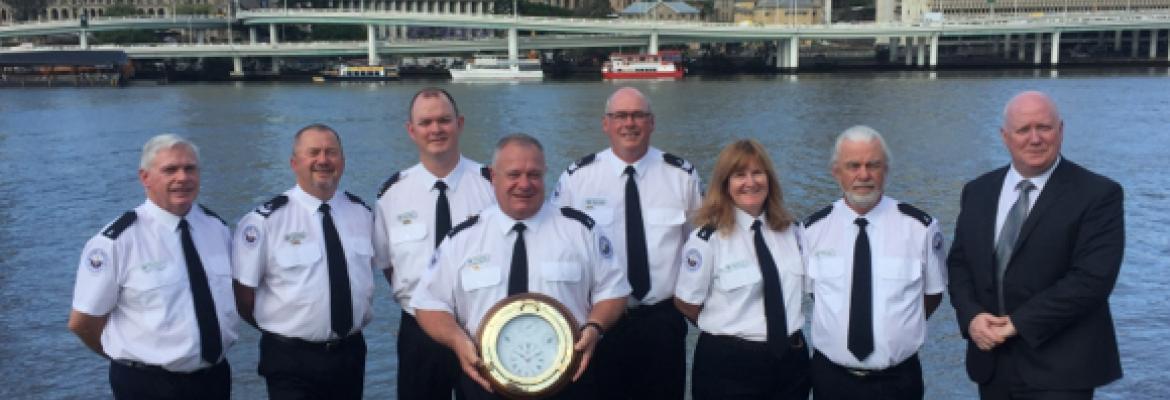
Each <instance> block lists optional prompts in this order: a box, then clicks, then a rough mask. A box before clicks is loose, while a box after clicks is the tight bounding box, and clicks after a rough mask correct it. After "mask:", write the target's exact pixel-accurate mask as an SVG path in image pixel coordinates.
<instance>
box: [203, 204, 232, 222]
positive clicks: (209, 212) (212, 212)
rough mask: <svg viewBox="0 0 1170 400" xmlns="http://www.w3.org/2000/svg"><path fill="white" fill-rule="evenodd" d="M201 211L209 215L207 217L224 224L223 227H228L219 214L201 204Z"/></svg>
mask: <svg viewBox="0 0 1170 400" xmlns="http://www.w3.org/2000/svg"><path fill="white" fill-rule="evenodd" d="M199 209H201V210H203V213H204V214H207V216H209V217H214V218H215V219H218V220H219V223H221V224H223V226H227V221H224V220H223V218H222V217H220V216H219V214H216V213H215V211H211V209H210V208H207V206H205V205H203V204H200V205H199Z"/></svg>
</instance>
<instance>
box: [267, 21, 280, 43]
mask: <svg viewBox="0 0 1170 400" xmlns="http://www.w3.org/2000/svg"><path fill="white" fill-rule="evenodd" d="M276 35H277V32H276V24H268V44H270V45H273V46H276V44H277V43H280V38H278V37H276Z"/></svg>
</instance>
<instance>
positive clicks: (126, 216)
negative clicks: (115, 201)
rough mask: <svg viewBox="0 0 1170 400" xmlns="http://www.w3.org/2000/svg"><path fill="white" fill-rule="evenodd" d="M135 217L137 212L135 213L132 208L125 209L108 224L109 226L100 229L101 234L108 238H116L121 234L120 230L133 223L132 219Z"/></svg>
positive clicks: (136, 217) (135, 218)
mask: <svg viewBox="0 0 1170 400" xmlns="http://www.w3.org/2000/svg"><path fill="white" fill-rule="evenodd" d="M137 219H138V214H136V213H135V212H134V210H130V211H127V212H125V213H123V214H122V216H120V217H118V219H117V220H115V221H114V222H113V223H112V224H110V226H108V227H106V229H105V230H103V231H102V236H105V237H107V238H109V239H110V240H114V239H117V238H118V236H121V235H122V232H123V231H125V230H126V228H129V227H130V225H133V224H134V221H135V220H137Z"/></svg>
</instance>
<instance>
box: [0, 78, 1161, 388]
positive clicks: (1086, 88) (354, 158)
mask: <svg viewBox="0 0 1170 400" xmlns="http://www.w3.org/2000/svg"><path fill="white" fill-rule="evenodd" d="M1167 75H1168V71H1167V70H1166V69H1165V68H1144V69H1127V70H1088V69H1077V70H1063V71H1060V73H1059V74H1054V73H1051V72H1050V71H1048V70H1036V71H1032V70H1022V71H1010V70H1007V71H992V72H978V73H972V72H953V71H941V72H937V73H920V72H891V73H847V74H803V75H801V76H799V77H796V76H780V77H737V78H710V79H709V78H688V79H685V80H682V81H678V82H659V81H651V82H622V83H621V84H623V85H625V84H630V85H634V86H637V87H639V88H641V89H642V90H643V91H645V92H646V93H647V94H648V95H649V97H650V98H651V100H652V101H653V105H654V111H655V113H656V115H657V131H656V133H655V134H654V135H655V137H654V140H655V143H656V145H658V146H659V147H661V148H662V149H664V150H666V151H670V152H673V153H675V154H679V155H681V156H683V157H685V158H687V159H689V160H690V161H692V162H693V163H694V164H695V165H696V167H697V168H698V171H699V172H700V173H701V174H702V176H703V177H704V180H705V179H706V178H707V177H708V176H709V174H710V171H711V167H712V163H713V162H714V158H715V153H716V152H717V151H718V149H719V148H720V147H721V146H722V144H724V143H726V142H728V141H730V140H733V139H735V138H743V137H752V138H756V139H758V140H760V142H762V143H763V144H764V145H765V146H766V147H767V148H768V149H770V151H771V152H772V156H773V159H774V160H775V162H776V163H777V167H778V168H779V170H780V174H781V181H782V182H781V183H782V184H783V185H784V189H785V192H786V195H787V197H788V199H787V200H788V203H789V204H790V206H791V207H792V208H793V209H794V211H796V212H797V213H798V214H801V215H806V214H807V213H809V212H811V211H813V210H816V209H818V208H820V207H822V206H824V205H825V204H828V203H829V202H831V201H833V200H834V199H835V197H836V196H837V193H838V191H837V189H836V186H835V183H834V182H833V180H832V178H831V177H830V176H829V173H828V166H827V163H828V161H827V160H828V157H829V150H830V146H831V145H832V140H833V138H834V136H835V134H836V133H837V132H840V131H841V130H843V129H845V128H847V127H849V126H852V125H856V124H867V125H871V126H873V127H874V128H876V129H878V130H879V131H881V132H883V133H884V134H885V135H886V138H887V140H888V141H889V144H890V147H891V150H892V153H893V163H892V172H891V176H890V177H889V179H888V185H889V187H888V188H887V191H888V192H889V193H890V194H891V195H892V196H894V197H896V198H898V199H901V200H903V201H907V202H911V203H914V204H916V205H918V206H920V207H921V208H923V209H925V210H928V211H929V212H930V213H932V214H933V215H935V216H936V217H937V218H938V219H939V220H940V221H941V223H942V225H943V231H944V232H946V233H947V234H948V235H949V234H950V233H951V232H952V230H953V228H954V227H953V223H954V218H955V215H956V213H957V212H958V210H957V199H958V196H959V190H960V189H961V188H962V184H963V183H964V182H965V181H966V180H968V179H971V178H973V177H975V176H976V175H978V174H980V173H982V172H984V171H987V170H990V169H992V168H995V167H997V166H1000V165H1002V164H1004V163H1006V162H1007V156H1006V152H1005V151H1004V150H1003V148H1002V145H1001V144H1000V140H999V138H998V136H997V135H998V124H999V115H1000V112H1001V110H1002V109H1001V108H1002V106H1003V103H1004V102H1005V101H1006V100H1007V99H1008V98H1009V97H1010V96H1011V95H1012V94H1013V93H1015V92H1017V91H1020V90H1024V89H1040V90H1045V91H1048V92H1050V93H1051V94H1052V95H1053V97H1054V98H1056V100H1057V102H1058V103H1059V104H1060V106H1061V107H1062V111H1063V114H1064V117H1065V120H1066V127H1067V128H1066V135H1065V138H1066V139H1065V145H1064V154H1065V155H1066V156H1067V157H1068V158H1069V159H1070V160H1074V161H1076V162H1078V163H1080V164H1082V165H1085V166H1087V167H1089V168H1091V169H1094V170H1096V171H1098V172H1100V173H1103V174H1105V175H1108V176H1110V177H1112V178H1113V179H1115V180H1117V181H1119V182H1121V184H1122V185H1123V186H1124V187H1125V189H1126V193H1127V204H1126V213H1127V215H1126V219H1127V230H1128V235H1127V237H1128V239H1129V240H1128V243H1127V248H1126V258H1125V266H1124V268H1123V270H1122V274H1121V277H1120V281H1119V282H1118V284H1117V288H1116V290H1115V291H1114V295H1113V297H1112V308H1113V311H1114V316H1115V318H1116V324H1117V329H1118V333H1119V336H1120V338H1119V340H1120V345H1121V351H1122V357H1123V365H1124V368H1125V371H1126V375H1125V378H1123V379H1122V380H1120V381H1118V382H1117V383H1115V384H1113V385H1110V386H1108V387H1106V388H1104V389H1103V390H1101V391H1100V392H1099V397H1100V398H1109V399H1122V398H1134V397H1141V398H1163V397H1170V389H1167V388H1166V387H1164V379H1163V378H1162V375H1163V374H1162V372H1163V371H1164V370H1166V369H1170V360H1168V359H1166V358H1165V357H1162V356H1161V355H1162V354H1166V353H1167V352H1170V344H1167V343H1166V341H1165V340H1162V338H1164V337H1166V336H1167V335H1168V334H1170V321H1167V319H1166V318H1160V317H1159V318H1150V316H1151V315H1155V316H1162V315H1163V314H1164V313H1165V310H1166V309H1167V308H1168V307H1167V300H1166V299H1165V297H1164V296H1163V295H1162V293H1164V292H1165V291H1166V290H1167V289H1168V288H1170V276H1168V275H1166V274H1161V273H1158V269H1159V267H1160V266H1161V264H1160V263H1159V261H1160V260H1165V259H1167V257H1170V239H1168V238H1167V235H1165V234H1164V229H1162V228H1161V227H1163V226H1166V225H1167V224H1170V217H1167V215H1170V203H1168V202H1167V196H1166V194H1165V187H1166V186H1167V185H1168V184H1170V178H1167V177H1166V175H1165V174H1162V173H1160V172H1161V171H1160V170H1161V169H1163V168H1160V167H1157V166H1159V165H1164V164H1165V161H1164V160H1163V158H1164V155H1163V153H1164V150H1163V149H1165V148H1166V147H1167V145H1170V137H1168V135H1170V133H1168V132H1167V131H1166V129H1165V128H1166V127H1167V126H1170V96H1166V95H1165V93H1168V92H1170V80H1167V79H1166V76H1167ZM427 84H440V85H443V86H445V87H446V88H447V89H449V90H450V91H451V92H452V93H453V94H454V95H455V97H456V99H457V100H458V101H459V107H460V110H461V111H462V112H463V113H464V114H465V115H466V118H467V123H466V126H467V128H466V130H465V132H464V136H463V146H464V149H465V152H466V155H467V156H469V157H471V158H474V159H478V160H487V159H488V158H489V157H490V152H491V148H492V145H493V144H494V142H495V140H496V139H497V138H498V137H500V136H501V135H504V134H507V133H511V132H517V131H522V132H526V133H530V134H532V135H534V136H536V137H538V138H539V139H541V140H542V141H544V142H545V145H546V148H547V149H548V162H549V165H550V167H551V169H552V172H550V174H549V177H548V178H547V179H548V180H549V181H550V182H548V186H549V187H552V185H553V184H554V183H555V182H552V181H553V180H555V179H556V176H557V175H559V170H560V169H562V168H564V167H565V166H567V165H568V164H569V163H570V162H571V161H572V160H575V159H577V158H579V157H581V156H583V155H585V154H587V153H590V152H592V151H595V150H597V149H599V148H602V147H605V145H606V139H605V137H604V135H602V133H601V130H600V125H601V113H602V107H603V105H604V102H605V98H606V96H607V95H608V94H609V93H611V92H612V91H613V90H614V89H615V88H616V87H617V85H618V84H615V83H611V82H595V81H589V82H581V81H561V82H554V81H549V82H544V83H538V84H521V85H460V84H449V83H446V82H429V83H427V82H417V81H404V82H396V83H389V84H357V85H308V84H304V85H302V84H239V83H237V84H220V85H190V86H166V87H129V88H121V89H47V90H46V89H37V90H23V89H15V90H13V89H6V90H3V91H0V170H2V171H4V172H5V173H4V174H3V175H0V193H3V195H2V196H0V342H3V343H6V345H4V346H0V360H4V362H3V363H2V364H0V397H3V398H22V397H23V398H93V397H95V395H94V393H101V394H102V395H100V396H98V397H108V396H109V395H108V390H109V389H108V383H107V381H106V364H105V363H103V362H102V361H101V359H99V358H98V357H97V356H95V355H93V354H91V353H89V352H88V350H85V348H84V347H83V346H82V345H81V344H80V343H79V342H78V341H77V340H76V339H75V338H74V337H73V336H72V334H70V333H69V332H68V331H67V330H66V329H65V321H66V318H67V315H68V312H69V309H70V299H71V297H72V288H73V279H74V274H75V268H76V267H75V265H76V262H77V259H78V256H79V251H80V249H81V246H82V245H83V244H84V242H85V240H86V239H87V238H88V237H89V236H90V235H93V234H94V233H96V232H97V231H98V229H100V228H101V226H102V225H104V224H105V223H107V222H109V221H110V220H112V219H113V218H114V217H116V216H117V215H118V214H120V213H121V212H122V211H124V210H126V209H129V208H131V207H134V206H135V205H137V204H138V203H139V202H140V201H142V197H143V195H142V189H141V185H140V184H139V183H138V182H137V177H136V174H135V168H136V166H137V162H138V152H139V150H140V147H141V145H142V143H143V142H144V141H145V140H146V139H147V138H149V137H150V136H152V135H154V134H157V133H161V132H176V133H181V134H184V135H187V136H189V137H190V138H192V139H193V140H194V141H195V142H196V143H198V144H199V145H200V146H201V148H202V156H203V168H204V171H203V191H202V194H201V199H202V201H203V203H205V204H206V205H208V206H209V207H211V208H212V209H214V210H216V211H218V212H219V213H220V214H221V215H223V216H224V217H225V218H227V219H228V220H229V221H235V220H237V219H238V218H239V217H240V216H242V215H243V214H244V213H245V212H247V211H248V210H249V209H250V208H251V207H254V206H255V205H256V204H257V203H259V202H261V201H263V200H265V199H267V198H269V197H270V196H272V195H274V194H276V193H278V192H281V191H283V190H285V189H287V188H288V187H289V186H290V185H292V182H293V177H292V174H291V173H290V172H289V170H288V161H287V160H288V156H289V154H290V151H291V149H290V145H291V136H292V133H293V132H294V131H295V130H296V129H297V128H299V127H301V126H304V125H306V124H309V123H312V122H324V123H327V124H330V125H332V126H334V127H336V128H337V129H338V130H339V131H340V132H341V135H342V138H343V144H344V145H345V148H346V155H347V157H348V163H347V165H348V166H349V169H348V171H346V176H345V178H344V180H343V185H344V186H346V188H347V189H348V190H350V191H352V192H354V193H356V194H358V195H360V196H362V197H364V198H366V199H367V200H368V201H372V200H373V198H374V194H375V190H376V189H377V187H378V185H379V184H380V183H381V182H382V180H384V179H385V178H386V177H388V176H389V175H390V174H392V173H393V172H394V171H397V170H400V169H404V168H406V167H408V166H410V165H412V164H413V163H414V162H416V156H415V149H414V146H413V144H412V143H410V142H409V141H408V140H407V137H406V134H405V131H404V129H403V124H404V122H405V118H406V113H407V102H408V101H409V98H410V95H411V94H413V92H414V91H415V90H417V89H418V88H420V87H422V86H424V85H427ZM377 290H378V291H379V295H378V296H377V304H376V306H375V312H376V316H377V317H376V319H375V321H374V323H373V324H372V325H371V326H370V327H369V328H368V329H367V331H366V333H367V334H366V337H367V338H368V341H369V342H370V350H369V364H368V366H367V371H368V373H367V378H366V386H367V388H366V393H367V394H368V396H369V397H371V398H390V397H393V394H394V393H395V390H394V371H396V370H397V368H398V366H397V365H396V361H395V356H394V352H395V345H394V343H395V340H394V336H393V335H394V333H395V332H396V330H397V323H398V322H397V319H398V308H397V306H396V305H394V304H393V303H392V301H391V300H390V296H389V290H388V288H387V287H386V284H385V282H379V283H378V289H377ZM241 333H242V334H241V339H240V342H239V343H237V345H236V346H235V347H233V348H232V349H231V351H230V353H229V359H230V360H231V362H232V364H233V367H234V375H235V377H234V381H233V382H234V387H233V393H234V394H235V397H237V398H242V399H251V398H262V397H264V394H265V392H264V385H263V381H261V380H260V379H259V378H258V377H257V375H256V373H255V367H256V342H257V335H256V334H255V331H254V330H253V329H252V328H250V327H246V326H245V327H242V329H241ZM927 341H928V343H927V344H926V346H925V347H924V349H923V357H922V359H923V364H924V368H925V369H926V374H925V375H926V384H927V398H971V397H974V396H975V389H974V386H973V385H972V384H971V383H970V382H969V381H968V380H967V378H966V374H965V372H964V369H963V346H964V344H963V342H962V341H961V339H960V337H959V334H958V330H957V325H956V323H955V321H954V313H953V311H952V310H951V309H950V308H949V307H946V306H944V307H943V308H940V312H939V313H937V314H936V315H935V317H934V318H933V319H932V320H931V321H930V333H929V337H928V340H927Z"/></svg>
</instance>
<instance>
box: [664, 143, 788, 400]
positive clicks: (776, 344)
mask: <svg viewBox="0 0 1170 400" xmlns="http://www.w3.org/2000/svg"><path fill="white" fill-rule="evenodd" d="M710 182H711V185H710V187H709V188H708V190H707V196H706V197H705V198H704V199H703V206H702V207H701V208H700V209H699V210H698V212H697V213H696V215H695V216H694V220H695V225H696V226H702V227H703V228H702V229H698V230H696V231H695V233H693V234H691V237H690V238H689V239H688V240H687V243H686V245H685V246H684V250H683V251H684V253H683V255H684V257H683V265H682V266H681V270H682V271H681V272H680V273H679V277H678V283H677V285H676V287H675V305H677V306H678V308H679V310H680V311H682V313H683V315H686V317H687V318H688V319H690V320H691V322H694V323H695V324H696V325H698V327H699V329H700V330H701V331H702V334H701V335H700V336H699V343H698V346H697V347H696V348H695V361H694V367H693V370H692V373H691V389H692V397H693V398H694V399H696V400H703V399H732V398H734V399H801V400H805V399H807V398H808V393H809V387H810V381H809V377H808V365H809V356H808V349H807V346H805V341H804V337H803V335H802V334H801V332H800V327H801V326H803V325H804V315H803V314H802V312H801V306H800V302H801V298H802V296H803V293H804V290H803V287H804V286H803V284H804V282H803V280H804V270H805V259H804V257H803V256H802V255H801V249H802V247H803V246H802V244H801V240H802V239H801V227H800V225H799V224H798V223H797V222H796V219H795V218H794V217H793V216H792V215H791V214H789V213H788V211H787V210H786V209H785V208H784V195H783V192H782V191H781V188H780V183H779V180H778V179H777V177H776V171H775V169H774V168H773V167H772V161H771V159H770V158H769V157H768V154H767V152H766V151H765V150H764V147H763V146H761V145H760V144H759V142H756V141H755V140H740V141H737V142H735V143H732V144H730V145H728V146H727V147H725V148H724V149H723V151H722V152H720V153H719V159H718V160H717V161H716V163H715V172H714V174H713V176H712V177H711V180H710Z"/></svg>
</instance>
